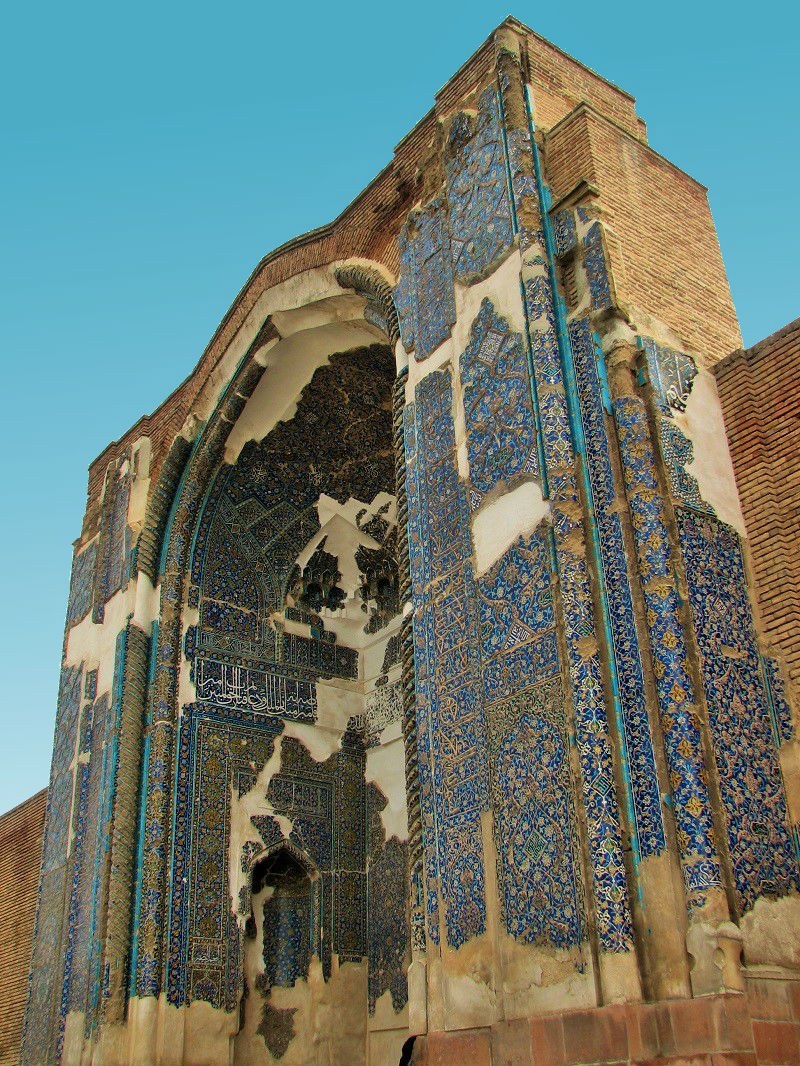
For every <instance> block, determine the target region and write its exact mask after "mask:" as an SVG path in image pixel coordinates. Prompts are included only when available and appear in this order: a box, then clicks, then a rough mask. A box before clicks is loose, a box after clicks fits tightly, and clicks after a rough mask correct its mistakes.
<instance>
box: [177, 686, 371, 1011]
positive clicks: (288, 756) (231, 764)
mask: <svg viewBox="0 0 800 1066" xmlns="http://www.w3.org/2000/svg"><path fill="white" fill-rule="evenodd" d="M282 729H283V723H282V721H281V719H279V718H270V717H266V716H263V715H260V714H258V713H253V712H248V711H245V710H242V709H236V710H232V709H229V708H217V707H213V706H211V705H208V704H203V705H200V704H194V705H192V706H190V707H187V708H185V709H184V721H183V723H182V727H181V736H180V743H179V753H178V757H179V764H178V780H179V782H180V787H179V789H178V797H177V809H176V840H175V848H174V860H173V902H172V916H171V923H170V925H171V928H170V946H169V968H168V984H167V994H168V999H169V1001H170V1002H171V1003H174V1004H180V1003H184V1002H191V1001H193V1000H197V999H202V1000H205V1001H207V1002H209V1003H212V1004H213V1005H215V1006H219V1007H224V1009H226V1010H233V1009H235V1007H236V1004H237V1002H238V1000H239V996H240V994H241V985H240V982H241V973H242V941H241V932H240V929H239V926H238V924H237V922H236V919H235V917H234V916H233V915H232V907H233V904H232V901H231V890H230V886H229V882H228V863H229V856H228V849H229V834H230V817H231V814H230V800H231V796H232V795H233V794H235V793H236V792H238V794H239V795H241V794H243V793H244V792H246V791H248V790H249V789H250V788H252V787H253V785H254V784H255V781H256V778H257V776H258V774H259V773H260V771H261V769H262V768H263V766H264V764H265V763H266V762H267V760H268V759H269V758H270V756H271V754H272V751H273V748H274V744H275V740H276V738H277V737H278V736H279V735H280V732H281V731H282ZM266 798H267V799H268V800H269V802H270V803H271V804H272V807H273V809H274V810H275V812H276V813H277V814H280V815H283V816H285V817H288V818H289V819H290V821H291V824H292V829H291V833H290V835H289V837H288V840H287V841H286V843H287V847H288V848H290V849H291V848H292V847H294V848H296V849H297V852H298V853H300V854H302V855H303V856H305V857H306V860H307V861H309V862H310V863H311V864H313V866H314V867H315V868H316V869H317V870H318V871H319V874H320V877H319V879H318V881H317V882H315V886H316V887H315V893H314V894H312V895H313V896H314V898H312V896H309V894H308V891H307V885H308V882H307V879H306V878H305V875H303V877H302V878H301V883H299V888H298V891H294V890H293V889H292V890H291V891H289V890H288V889H287V892H286V893H283V895H285V896H286V898H285V899H284V898H283V895H281V898H280V899H279V900H278V901H277V902H275V903H272V902H271V901H267V903H266V905H265V925H264V929H265V933H264V960H263V961H264V964H265V966H266V971H265V972H266V973H267V977H268V979H269V983H270V984H282V985H292V984H293V983H294V980H295V978H296V977H297V976H301V975H302V974H303V973H304V972H305V969H304V968H307V953H308V945H309V939H308V938H309V935H310V934H309V930H310V929H313V930H314V931H315V934H314V938H313V950H314V951H315V952H317V953H318V954H319V955H320V957H321V961H322V965H323V973H324V975H325V977H326V978H328V977H329V976H330V972H331V958H332V952H337V953H338V955H339V959H340V961H346V960H348V959H352V960H356V961H359V960H361V959H362V958H363V957H364V955H365V954H366V946H365V944H366V939H365V923H366V891H365V890H366V874H365V863H366V853H365V841H364V825H365V820H366V810H365V803H366V798H365V785H364V748H363V745H362V744H361V743H360V741H359V740H358V739H357V738H355V737H350V736H349V735H348V734H346V735H345V740H344V742H343V744H342V748H341V750H340V751H339V752H337V753H335V754H334V755H332V756H331V757H330V758H329V759H328V760H327V761H326V762H324V763H317V762H315V761H314V760H313V759H312V757H311V756H310V755H309V754H308V752H307V751H306V749H305V748H304V747H303V745H302V744H301V743H300V742H299V741H297V740H294V739H288V738H284V740H283V742H282V746H281V766H280V770H279V772H278V773H277V774H274V775H273V776H272V777H271V779H270V783H269V786H268V790H267V797H266ZM254 825H255V827H256V828H257V829H258V831H259V832H260V833H261V834H262V837H263V836H264V834H267V836H266V837H265V838H264V843H265V845H266V846H268V847H270V848H271V849H273V850H274V849H275V847H276V845H278V844H279V843H280V842H282V840H283V837H282V834H281V832H280V830H279V828H278V823H277V822H276V821H275V820H274V819H272V818H266V817H262V816H257V818H254ZM276 833H277V836H276V835H275V834H276ZM290 854H291V851H290ZM247 865H248V867H249V868H253V867H254V866H255V868H256V869H257V868H258V855H257V853H256V854H254V855H251V856H249V857H248V862H247ZM267 876H269V875H267ZM298 893H299V894H298ZM272 899H273V900H274V899H275V897H274V896H273V897H272ZM309 907H311V911H309V909H308V908H309ZM298 908H299V909H298ZM312 912H313V920H312ZM266 919H269V920H268V921H267V920H266ZM276 923H277V924H276ZM320 930H322V931H323V932H324V935H323V937H322V940H321V941H320V940H319V939H318V937H317V934H318V933H319V931H320ZM303 931H305V932H303ZM276 938H277V939H276ZM281 938H283V939H281ZM292 944H294V945H295V947H294V948H293V949H292V950H289V947H290V945H292ZM281 945H283V946H281ZM284 948H285V950H284ZM303 960H305V962H304V961H303Z"/></svg>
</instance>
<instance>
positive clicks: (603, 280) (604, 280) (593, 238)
mask: <svg viewBox="0 0 800 1066" xmlns="http://www.w3.org/2000/svg"><path fill="white" fill-rule="evenodd" d="M583 265H584V269H585V270H586V277H587V280H588V282H589V295H590V297H591V302H592V307H593V308H595V309H601V308H604V307H609V306H610V305H611V287H610V284H609V280H608V271H607V270H606V257H605V253H604V251H603V237H602V233H601V230H600V223H599V222H593V223H592V225H591V226H590V227H589V229H588V230H587V232H586V235H585V236H584V238H583Z"/></svg>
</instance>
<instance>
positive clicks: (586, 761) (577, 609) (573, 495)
mask: <svg viewBox="0 0 800 1066" xmlns="http://www.w3.org/2000/svg"><path fill="white" fill-rule="evenodd" d="M523 295H524V300H525V314H526V318H527V320H528V323H529V332H530V345H531V347H530V354H531V365H532V367H533V372H534V380H535V390H536V396H537V409H538V412H539V424H540V427H541V428H540V433H541V440H542V452H543V455H544V471H543V488H544V490H545V495H546V497H547V499H548V500H549V502H550V507H551V515H552V523H553V541H554V545H555V553H556V565H557V569H558V575H559V581H560V597H559V599H560V610H561V612H562V617H563V625H564V636H565V640H566V648H567V667H568V671H569V679H570V690H571V695H572V704H573V717H574V728H575V742H576V746H577V749H578V757H579V761H580V767H581V778H582V789H581V791H582V801H583V811H584V815H585V817H586V821H587V828H588V837H589V861H590V862H589V865H590V875H591V883H592V894H593V898H594V906H595V913H596V921H597V930H598V938H599V941H600V944H601V947H602V949H603V950H605V951H627V950H629V949H630V946H631V941H632V935H633V930H632V925H631V916H630V909H629V906H628V888H627V877H626V873H625V860H624V856H623V852H622V838H621V830H620V816H619V808H618V806H617V798H616V789H615V785H614V769H613V763H612V758H611V740H610V736H609V728H608V721H607V718H606V709H605V699H604V690H603V676H602V669H601V665H600V657H599V651H598V647H597V637H596V628H595V620H594V608H593V605H592V591H591V586H590V580H589V572H588V568H587V564H586V558H585V555H584V554H583V552H582V551H581V550H576V543H577V544H580V543H581V541H582V536H583V530H582V523H581V519H580V506H581V505H580V497H579V493H578V486H577V482H576V473H575V452H574V449H573V444H572V433H571V424H570V406H569V403H568V400H567V394H566V389H565V383H564V376H563V372H562V367H561V354H560V349H559V343H558V340H557V335H556V319H555V307H554V302H553V296H552V291H551V289H550V285H549V282H548V280H547V279H546V278H545V277H544V276H543V275H537V276H535V277H533V278H530V279H528V280H527V281H526V282H525V285H524V289H523Z"/></svg>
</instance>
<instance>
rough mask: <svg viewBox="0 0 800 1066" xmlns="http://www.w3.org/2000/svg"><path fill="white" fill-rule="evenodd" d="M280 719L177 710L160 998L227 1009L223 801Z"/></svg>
mask: <svg viewBox="0 0 800 1066" xmlns="http://www.w3.org/2000/svg"><path fill="white" fill-rule="evenodd" d="M281 729H282V722H281V720H280V719H276V718H268V717H265V716H257V715H254V714H252V713H251V712H247V711H244V710H237V711H235V712H231V711H226V710H217V709H215V708H212V707H209V706H206V705H202V706H195V705H192V706H189V707H186V708H184V714H183V718H182V721H181V728H180V735H179V740H178V790H177V796H176V810H175V839H174V857H173V863H172V914H171V920H170V926H169V954H168V968H167V987H166V991H167V999H168V1001H169V1002H170V1003H172V1004H175V1005H179V1004H181V1003H186V1002H191V1001H193V1000H196V999H202V1000H205V1001H206V1002H209V1003H212V1004H213V1005H215V1006H217V1007H223V1006H224V1007H225V1009H227V1010H234V1009H235V1008H236V1006H237V1004H238V997H239V992H240V989H239V979H240V974H241V958H240V942H239V936H240V934H239V927H238V924H237V922H236V918H235V916H234V915H233V914H232V908H231V901H230V888H229V885H228V841H229V833H230V802H231V794H232V791H233V784H234V782H235V780H236V779H237V776H238V772H239V771H240V770H242V769H243V770H245V771H246V772H249V773H253V767H255V773H256V774H257V773H258V772H259V771H260V770H261V768H262V767H263V766H264V764H265V763H266V762H267V760H268V759H269V757H270V756H271V755H272V752H273V749H274V743H275V738H276V736H277V735H278V733H279V732H280V730H281Z"/></svg>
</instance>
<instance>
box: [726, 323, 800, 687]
mask: <svg viewBox="0 0 800 1066" xmlns="http://www.w3.org/2000/svg"><path fill="white" fill-rule="evenodd" d="M714 374H715V376H716V379H717V386H718V388H719V394H720V399H721V401H722V410H723V414H724V416H725V427H726V429H727V431H728V440H729V442H730V448H731V455H732V457H733V468H734V471H735V473H736V483H737V485H738V487H739V495H740V496H741V500H742V508H743V510H744V517H745V522H746V524H747V532H748V535H749V538H750V547H751V551H752V560H753V568H754V570H755V576H756V582H757V585H758V599H759V605H760V608H761V614H762V620H763V623H764V628H765V630H766V634H767V638H768V640H769V641H770V642H771V643H773V644H774V645H775V646H776V648H777V649H778V651H779V652H780V653H782V655H783V657H785V660H786V663H787V665H788V667H789V670H790V673H791V675H792V678H793V681H794V683H795V686H798V685H800V551H799V550H798V544H800V318H798V319H796V320H795V321H794V322H791V323H790V324H789V325H788V326H785V327H784V328H783V329H782V330H779V331H778V332H777V333H773V334H772V336H771V337H767V338H766V339H765V340H763V341H761V342H760V343H759V344H756V345H755V346H754V347H752V348H749V349H747V350H746V351H736V352H733V354H732V355H729V356H728V357H727V358H726V359H723V360H722V361H721V362H719V363H717V365H716V366H715V367H714Z"/></svg>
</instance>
